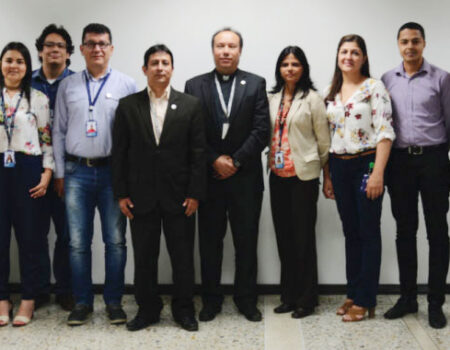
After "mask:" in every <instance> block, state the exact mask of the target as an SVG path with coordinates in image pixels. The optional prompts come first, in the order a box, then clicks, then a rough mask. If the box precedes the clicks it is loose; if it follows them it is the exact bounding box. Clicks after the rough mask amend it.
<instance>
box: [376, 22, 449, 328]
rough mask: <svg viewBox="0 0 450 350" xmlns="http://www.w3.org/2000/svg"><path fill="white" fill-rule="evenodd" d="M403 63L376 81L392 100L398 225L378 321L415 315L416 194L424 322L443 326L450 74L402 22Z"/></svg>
mask: <svg viewBox="0 0 450 350" xmlns="http://www.w3.org/2000/svg"><path fill="white" fill-rule="evenodd" d="M397 41H398V47H399V50H400V54H401V56H402V57H403V62H402V63H401V64H400V65H399V66H398V67H396V68H394V69H392V70H390V71H389V72H387V73H385V74H384V75H383V77H382V80H383V82H384V84H385V85H386V88H387V89H388V90H389V93H390V95H391V99H392V109H393V120H394V128H395V132H396V136H397V138H396V140H395V143H394V147H393V148H392V153H391V158H390V161H389V167H388V172H387V181H386V184H387V186H388V190H389V194H390V197H391V208H392V214H393V216H394V218H395V220H396V223H397V240H396V245H397V257H398V264H399V270H400V291H401V297H400V299H399V300H398V301H397V303H396V304H395V305H394V306H393V307H392V308H391V309H389V310H388V311H387V312H386V313H385V314H384V317H385V318H387V319H396V318H400V317H403V316H404V315H406V314H408V313H415V312H417V309H418V305H417V247H416V233H417V227H418V209H417V207H418V195H419V193H420V197H421V199H422V207H423V213H424V216H425V224H426V229H427V238H428V242H429V245H430V251H429V277H428V287H429V289H428V321H429V324H430V326H431V327H433V328H443V327H445V325H446V323H447V320H446V318H445V315H444V313H443V312H442V304H443V303H444V301H445V284H446V279H447V272H448V265H449V237H448V225H447V212H448V209H449V201H448V195H449V158H448V143H449V140H450V137H449V136H448V135H449V131H450V75H449V73H447V72H445V71H444V70H442V69H439V68H437V67H435V66H433V65H431V64H430V63H428V62H427V61H426V60H425V59H424V58H423V56H422V53H423V50H424V48H425V32H424V29H423V28H422V26H421V25H420V24H417V23H413V22H409V23H406V24H404V25H402V26H401V27H400V29H399V31H398V35H397Z"/></svg>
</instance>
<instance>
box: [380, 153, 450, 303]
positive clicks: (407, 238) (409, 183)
mask: <svg viewBox="0 0 450 350" xmlns="http://www.w3.org/2000/svg"><path fill="white" fill-rule="evenodd" d="M449 175H450V174H449V159H448V155H447V147H446V145H442V146H441V147H437V148H434V149H432V150H428V151H426V152H424V153H423V154H422V155H412V154H408V152H406V151H404V150H396V149H393V150H392V154H391V158H390V160H389V167H388V179H387V180H388V181H387V185H388V190H389V194H390V197H391V207H392V214H393V216H394V218H395V220H396V222H397V239H396V245H397V258H398V265H399V270H400V286H401V294H402V296H403V297H405V298H410V299H415V298H416V297H417V281H416V280H417V247H416V234H417V228H418V222H419V219H418V209H417V207H418V195H419V193H420V197H421V199H422V207H423V213H424V216H425V225H426V230H427V238H428V243H429V246H430V250H429V272H428V288H429V291H428V302H430V303H434V304H438V305H442V304H443V303H444V301H445V284H446V278H447V272H448V264H449V237H448V225H447V212H448V209H449V202H448V195H449V181H450V179H449Z"/></svg>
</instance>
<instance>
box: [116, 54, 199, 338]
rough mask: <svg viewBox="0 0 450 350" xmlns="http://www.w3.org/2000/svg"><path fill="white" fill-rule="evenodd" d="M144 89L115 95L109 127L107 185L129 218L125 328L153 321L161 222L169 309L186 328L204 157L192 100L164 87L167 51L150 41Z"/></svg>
mask: <svg viewBox="0 0 450 350" xmlns="http://www.w3.org/2000/svg"><path fill="white" fill-rule="evenodd" d="M143 71H144V73H145V75H146V76H147V80H148V87H147V88H146V89H144V90H143V91H141V92H138V93H136V94H133V95H130V96H128V97H127V98H124V99H122V100H120V102H119V106H118V108H117V112H116V118H115V122H114V128H113V151H112V161H113V188H114V194H115V196H116V197H117V198H118V199H119V205H120V208H121V210H122V212H123V213H124V214H125V215H126V216H127V217H128V218H129V219H130V225H131V237H132V240H133V248H134V260H135V277H134V278H135V280H134V284H135V296H136V301H137V303H138V305H139V311H138V313H137V315H136V317H135V318H134V319H133V320H132V321H130V322H129V323H128V324H127V328H128V329H129V330H130V331H135V330H139V329H142V328H145V327H147V326H148V325H150V324H152V323H156V322H158V321H159V314H160V311H161V309H162V307H163V305H162V302H161V298H160V297H159V295H158V291H157V283H158V275H157V273H158V255H159V246H160V235H161V222H162V225H163V228H164V234H165V237H166V242H167V249H168V251H169V255H170V259H171V263H172V268H173V284H174V292H173V298H172V314H173V316H174V319H175V321H176V322H177V323H179V324H180V325H181V327H183V328H184V329H186V330H189V331H196V330H197V329H198V323H197V321H196V319H195V316H194V306H193V303H192V296H193V288H194V266H193V245H194V226H195V216H194V215H193V214H194V213H195V211H196V210H197V207H198V203H199V200H200V199H203V198H204V197H205V189H206V158H205V131H204V121H203V116H202V107H201V104H200V102H199V101H198V99H196V98H194V97H192V96H189V95H186V94H183V93H180V92H178V91H176V90H174V89H173V88H171V87H170V78H171V76H172V71H173V56H172V53H171V52H170V50H169V49H168V48H167V47H166V46H165V45H155V46H152V47H151V48H149V49H148V50H147V52H146V53H145V56H144V66H143Z"/></svg>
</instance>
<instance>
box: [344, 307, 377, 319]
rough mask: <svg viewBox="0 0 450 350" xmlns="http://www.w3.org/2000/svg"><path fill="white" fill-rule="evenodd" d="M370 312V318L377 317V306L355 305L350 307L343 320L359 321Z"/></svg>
mask: <svg viewBox="0 0 450 350" xmlns="http://www.w3.org/2000/svg"><path fill="white" fill-rule="evenodd" d="M367 311H368V312H369V318H374V317H375V307H371V308H366V307H362V306H357V305H353V306H352V307H351V308H350V309H348V311H347V313H346V314H345V315H344V316H343V317H342V321H343V322H358V321H362V320H364V318H365V316H366V312H367Z"/></svg>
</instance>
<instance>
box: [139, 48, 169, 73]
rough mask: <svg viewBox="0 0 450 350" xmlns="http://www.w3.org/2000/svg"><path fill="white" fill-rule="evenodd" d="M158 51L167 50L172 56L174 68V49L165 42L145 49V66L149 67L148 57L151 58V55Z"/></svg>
mask: <svg viewBox="0 0 450 350" xmlns="http://www.w3.org/2000/svg"><path fill="white" fill-rule="evenodd" d="M157 52H165V53H167V54H168V55H169V56H170V60H171V63H172V68H173V55H172V51H170V50H169V48H168V47H167V46H166V45H164V44H156V45H153V46H151V47H150V48H149V49H148V50H147V51H145V54H144V67H147V64H148V59H149V58H150V56H151V55H153V54H154V53H157Z"/></svg>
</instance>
